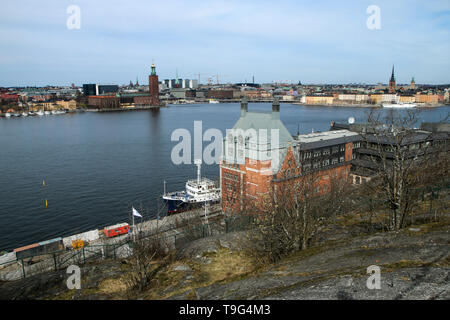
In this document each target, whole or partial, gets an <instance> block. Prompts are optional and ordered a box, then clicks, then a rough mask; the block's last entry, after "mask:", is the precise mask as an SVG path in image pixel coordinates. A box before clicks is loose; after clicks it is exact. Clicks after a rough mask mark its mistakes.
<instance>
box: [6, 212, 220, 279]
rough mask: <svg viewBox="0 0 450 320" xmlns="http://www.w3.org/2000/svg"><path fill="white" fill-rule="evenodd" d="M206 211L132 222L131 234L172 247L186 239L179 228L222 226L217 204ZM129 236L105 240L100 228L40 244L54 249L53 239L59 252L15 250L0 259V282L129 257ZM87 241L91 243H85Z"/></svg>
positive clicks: (130, 238) (30, 246) (130, 251)
mask: <svg viewBox="0 0 450 320" xmlns="http://www.w3.org/2000/svg"><path fill="white" fill-rule="evenodd" d="M207 209H208V210H207V212H206V215H205V210H204V209H203V208H201V209H196V210H192V211H186V212H182V213H178V214H174V215H170V216H165V217H163V218H161V219H152V220H147V221H143V222H141V223H135V232H139V233H140V235H141V236H144V237H148V238H151V237H156V236H159V237H161V238H164V239H166V240H167V244H168V245H169V246H170V247H172V248H174V247H175V246H176V243H177V241H180V240H182V239H183V237H185V236H186V235H184V233H183V228H186V226H191V227H192V226H198V227H202V226H205V225H208V226H209V225H210V224H219V225H220V224H223V225H225V222H224V221H223V220H224V216H223V213H222V209H221V205H220V204H219V205H213V206H210V207H207ZM130 227H131V225H130ZM106 228H107V227H106ZM132 237H133V231H131V232H129V233H127V234H124V235H120V236H116V237H113V238H107V237H105V236H104V235H103V228H102V229H98V230H90V231H87V232H84V233H81V234H78V235H72V236H68V237H64V238H56V239H53V240H48V241H43V242H42V243H48V244H52V245H53V247H52V248H54V244H55V243H56V242H54V241H55V240H57V242H58V243H60V244H63V248H60V249H59V250H51V251H50V252H45V253H39V254H35V255H30V256H19V255H18V253H16V252H15V251H13V252H9V253H6V254H4V255H2V256H0V281H14V280H18V279H22V278H25V277H28V276H31V275H35V274H39V273H42V272H46V271H52V270H58V269H61V268H66V267H67V266H69V265H71V264H75V265H77V264H80V263H84V262H85V261H87V260H93V259H105V258H121V259H125V258H127V257H129V256H130V255H131V254H132V249H131V247H130V246H129V242H130V241H131V240H132ZM87 239H92V240H90V241H88V240H87ZM80 240H82V243H83V245H82V247H80V248H74V247H73V244H74V243H77V242H78V241H80ZM83 240H84V241H83ZM36 246H38V244H32V245H29V246H26V247H25V248H34V247H36ZM22 248H24V247H22ZM16 250H17V249H16Z"/></svg>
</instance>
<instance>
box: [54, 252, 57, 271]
mask: <svg viewBox="0 0 450 320" xmlns="http://www.w3.org/2000/svg"><path fill="white" fill-rule="evenodd" d="M53 263H54V265H55V271H56V270H57V266H56V253H53Z"/></svg>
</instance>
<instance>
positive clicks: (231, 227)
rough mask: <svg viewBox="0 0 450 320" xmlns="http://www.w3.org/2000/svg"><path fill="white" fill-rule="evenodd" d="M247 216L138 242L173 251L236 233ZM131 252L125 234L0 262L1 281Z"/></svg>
mask: <svg viewBox="0 0 450 320" xmlns="http://www.w3.org/2000/svg"><path fill="white" fill-rule="evenodd" d="M251 221H252V219H251V218H250V217H247V216H244V217H229V218H225V219H223V220H221V221H214V222H210V223H204V224H201V225H193V226H187V227H182V228H180V229H178V230H168V231H165V232H162V233H159V234H152V235H145V236H141V237H140V239H146V240H148V241H151V240H152V238H158V239H160V240H162V239H163V240H164V242H165V243H166V244H167V245H168V246H169V247H171V248H172V249H175V248H178V247H179V246H180V245H181V244H186V243H188V242H191V241H194V240H197V239H200V238H206V237H210V236H214V235H218V234H224V233H229V232H234V231H239V230H245V229H246V228H248V227H249V226H250V225H251ZM132 252H133V238H132V235H131V234H128V235H127V236H126V237H125V238H124V239H121V240H120V241H118V242H116V243H113V244H89V245H86V246H84V247H82V248H79V249H66V250H58V251H54V252H50V253H48V254H45V255H41V256H30V257H27V258H23V259H13V260H9V261H6V262H0V280H4V281H11V280H18V279H21V278H25V277H28V276H31V275H35V274H39V273H43V272H48V271H57V270H61V269H65V268H67V267H68V266H70V265H82V264H85V263H86V262H89V261H94V260H102V259H124V258H127V257H129V256H130V255H131V254H132Z"/></svg>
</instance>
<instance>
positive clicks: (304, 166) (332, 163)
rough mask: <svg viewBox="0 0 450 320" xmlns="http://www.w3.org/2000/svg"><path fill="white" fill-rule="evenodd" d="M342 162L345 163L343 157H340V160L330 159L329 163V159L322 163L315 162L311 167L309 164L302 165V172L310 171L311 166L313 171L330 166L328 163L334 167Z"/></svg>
mask: <svg viewBox="0 0 450 320" xmlns="http://www.w3.org/2000/svg"><path fill="white" fill-rule="evenodd" d="M344 161H345V157H344V156H342V157H340V158H333V159H331V162H330V159H325V160H323V161H316V162H314V163H313V164H312V165H311V163H305V164H304V165H303V170H305V171H308V170H311V166H312V167H313V169H319V168H321V167H328V166H329V165H330V163H331V165H335V164H338V163H342V162H344Z"/></svg>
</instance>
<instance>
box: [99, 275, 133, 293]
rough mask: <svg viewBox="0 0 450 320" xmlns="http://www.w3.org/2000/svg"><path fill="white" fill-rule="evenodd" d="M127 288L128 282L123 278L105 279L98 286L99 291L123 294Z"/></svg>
mask: <svg viewBox="0 0 450 320" xmlns="http://www.w3.org/2000/svg"><path fill="white" fill-rule="evenodd" d="M126 290H127V286H126V283H125V281H124V279H121V278H113V279H106V280H103V281H102V282H100V284H99V286H98V291H99V293H104V294H123V293H125V291H126Z"/></svg>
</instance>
